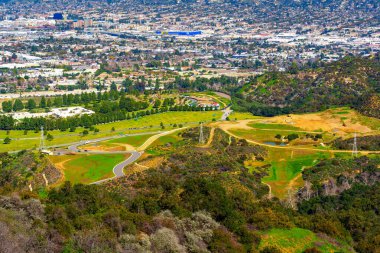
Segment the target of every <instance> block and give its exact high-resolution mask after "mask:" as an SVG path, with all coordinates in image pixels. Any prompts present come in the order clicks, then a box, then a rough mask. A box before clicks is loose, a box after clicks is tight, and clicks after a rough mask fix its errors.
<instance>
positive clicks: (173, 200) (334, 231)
mask: <svg viewBox="0 0 380 253" xmlns="http://www.w3.org/2000/svg"><path fill="white" fill-rule="evenodd" d="M205 131H206V132H207V134H206V138H208V136H209V134H208V133H209V129H205ZM198 132H199V129H190V130H189V132H185V133H184V134H182V137H183V138H185V139H186V138H190V140H192V141H190V142H185V144H184V146H181V147H179V148H178V149H175V150H173V152H172V153H170V154H167V155H165V157H164V162H163V163H161V164H160V165H158V166H157V168H154V169H151V170H146V171H143V172H140V173H138V174H135V175H131V176H129V177H125V178H121V179H118V180H116V181H113V182H108V183H107V184H106V185H101V186H99V185H81V184H77V185H71V184H70V183H68V182H66V183H65V184H63V185H62V186H61V187H59V188H53V189H50V190H49V191H48V192H46V190H43V187H42V185H41V184H39V185H38V184H33V186H35V189H34V190H33V192H30V191H29V189H28V185H29V184H30V178H31V175H32V176H33V177H36V176H37V175H39V174H40V173H41V172H44V173H45V172H46V170H45V169H44V167H46V166H47V164H46V163H45V161H46V160H45V158H44V157H43V156H40V155H38V154H36V155H33V154H32V153H25V152H23V153H19V154H13V155H8V154H0V161H1V163H0V215H2V217H7V218H6V219H3V220H2V222H1V223H0V226H1V229H2V230H1V231H2V233H1V235H0V236H1V238H2V239H3V240H2V242H3V243H2V244H0V250H3V249H4V250H5V249H6V250H8V251H9V250H11V251H14V252H18V251H41V249H43V250H46V251H49V252H62V251H63V252H232V253H235V252H236V253H238V252H239V253H240V252H260V253H264V252H281V250H280V249H278V248H276V247H270V248H260V241H261V240H262V236H261V234H262V232H265V231H267V230H268V229H271V228H278V229H288V228H293V227H300V228H304V229H309V230H311V231H314V232H315V233H316V236H321V237H323V238H324V240H325V241H329V242H331V243H332V244H334V245H335V246H336V247H339V245H343V244H350V245H352V246H353V247H354V249H355V250H356V251H357V252H360V253H364V252H366V253H372V252H373V253H374V252H376V250H377V249H378V247H379V242H378V240H377V239H376V238H377V237H376V236H378V234H379V232H380V231H379V226H378V224H379V223H378V220H379V214H378V212H376V210H377V209H378V208H379V205H380V202H379V201H380V195H379V193H380V188H379V187H380V184H379V179H376V180H373V181H372V183H371V184H364V183H363V182H361V181H360V180H358V181H356V182H354V183H352V187H351V188H350V189H347V190H345V191H342V192H340V193H337V194H336V195H334V196H324V195H323V194H319V195H318V196H311V197H310V198H309V199H308V200H301V201H300V202H299V203H298V209H297V210H294V209H290V208H288V207H287V206H285V205H284V204H283V203H282V202H281V201H279V200H278V199H276V198H272V199H268V198H267V195H268V190H269V189H268V187H267V186H266V185H264V184H262V183H261V180H262V177H264V176H265V175H266V173H267V172H266V170H265V169H263V170H260V169H255V170H254V171H253V172H252V173H248V172H247V170H246V168H245V167H244V162H245V161H246V160H247V159H251V158H252V155H253V156H255V158H256V159H261V158H262V157H263V156H265V155H266V151H265V149H264V148H262V147H259V146H252V145H250V144H248V143H247V142H246V141H244V140H236V139H235V138H231V140H230V139H229V137H228V135H227V134H225V133H224V132H222V131H218V130H216V131H215V133H214V139H213V141H212V145H211V146H210V147H209V148H208V152H204V150H201V149H199V148H198V147H194V146H193V143H194V142H195V141H196V135H197V133H198ZM148 159H149V157H148ZM341 162H342V163H344V159H342V161H341ZM377 162H378V160H377V161H375V160H373V161H372V160H368V158H360V159H357V160H354V162H353V163H352V161H351V163H352V164H351V165H353V166H351V165H350V166H349V167H353V168H357V167H359V168H363V172H367V173H368V172H370V173H373V174H372V175H375V173H376V170H374V167H373V166H374V165H375V167H376V164H377ZM335 163H336V162H333V161H331V164H332V165H333V164H335ZM338 165H339V164H338ZM341 167H342V166H341ZM343 167H344V166H343ZM306 171H307V170H305V174H304V176H305V175H307V174H308V173H309V174H310V175H312V173H310V172H306ZM323 171H325V172H326V171H327V172H328V173H332V172H331V170H330V169H327V170H321V172H317V173H320V175H324V174H323V173H324V172H323ZM342 171H343V172H342ZM341 172H342V173H343V175H345V174H344V170H341ZM336 175H341V173H336ZM337 178H339V176H337ZM305 179H307V177H305ZM49 180H50V177H49ZM315 180H316V181H314V180H310V181H311V182H314V183H315V184H317V182H323V181H325V179H324V178H322V177H320V178H319V179H317V178H315ZM317 180H319V181H317ZM49 182H50V181H49ZM52 182H54V180H52ZM37 192H39V193H37ZM17 194H18V195H20V197H17ZM8 196H11V197H8ZM41 201H43V205H42V203H41ZM335 239H339V243H338V241H336V240H335ZM323 247H324V245H323V244H321V243H318V244H315V245H314V247H313V248H311V249H308V250H306V251H305V252H322V251H321V250H320V249H318V248H323Z"/></svg>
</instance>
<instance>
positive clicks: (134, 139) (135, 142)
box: [99, 134, 153, 147]
mask: <svg viewBox="0 0 380 253" xmlns="http://www.w3.org/2000/svg"><path fill="white" fill-rule="evenodd" d="M151 136H153V134H143V135H133V136H126V137H123V138H118V139H112V140H109V141H107V143H111V144H114V143H123V144H129V145H131V146H133V147H139V146H141V145H142V144H144V142H145V141H146V140H148V139H149V137H151ZM99 144H101V142H100V143H99Z"/></svg>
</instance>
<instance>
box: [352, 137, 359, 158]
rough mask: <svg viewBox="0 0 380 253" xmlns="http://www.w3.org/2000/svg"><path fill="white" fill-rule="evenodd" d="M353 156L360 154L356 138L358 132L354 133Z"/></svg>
mask: <svg viewBox="0 0 380 253" xmlns="http://www.w3.org/2000/svg"><path fill="white" fill-rule="evenodd" d="M352 156H353V157H357V156H358V144H357V140H356V133H355V135H354V144H353V147H352Z"/></svg>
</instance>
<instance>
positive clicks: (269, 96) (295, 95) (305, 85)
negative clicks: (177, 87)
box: [233, 54, 380, 118]
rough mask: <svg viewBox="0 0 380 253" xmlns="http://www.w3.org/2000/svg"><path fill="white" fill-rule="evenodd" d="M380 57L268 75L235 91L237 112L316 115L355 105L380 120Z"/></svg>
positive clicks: (293, 67)
mask: <svg viewBox="0 0 380 253" xmlns="http://www.w3.org/2000/svg"><path fill="white" fill-rule="evenodd" d="M379 73H380V55H379V54H377V55H375V56H372V57H354V56H346V57H345V58H343V59H342V60H339V61H336V62H333V63H328V64H322V66H320V67H315V68H306V69H299V67H298V66H297V64H295V63H294V64H293V65H292V66H291V67H290V68H289V70H288V72H268V73H265V74H263V75H261V76H258V77H256V78H255V79H254V80H253V81H252V82H250V83H248V84H246V85H244V86H243V87H242V88H240V89H238V90H236V91H235V93H234V96H233V104H234V106H233V107H234V109H235V110H241V111H249V112H252V113H253V114H255V115H264V116H273V115H279V114H287V113H303V112H315V111H320V110H324V109H327V108H329V107H333V106H351V107H353V108H356V109H357V110H358V111H360V112H362V113H363V114H365V115H367V116H372V117H377V118H379V117H380V75H379Z"/></svg>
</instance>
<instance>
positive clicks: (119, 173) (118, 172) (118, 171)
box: [68, 127, 187, 184]
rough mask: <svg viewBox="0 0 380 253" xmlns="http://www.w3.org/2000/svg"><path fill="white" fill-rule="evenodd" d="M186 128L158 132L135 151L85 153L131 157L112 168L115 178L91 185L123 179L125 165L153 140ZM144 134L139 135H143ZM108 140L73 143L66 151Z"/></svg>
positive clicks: (74, 150) (100, 139)
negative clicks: (128, 155) (127, 155)
mask: <svg viewBox="0 0 380 253" xmlns="http://www.w3.org/2000/svg"><path fill="white" fill-rule="evenodd" d="M185 128H187V127H183V128H178V129H173V130H171V131H166V132H159V133H157V134H156V135H154V136H151V137H150V138H148V140H146V141H145V143H144V144H142V145H141V146H140V147H139V148H138V149H137V150H138V151H136V150H134V151H108V152H107V151H92V150H91V151H90V150H89V151H85V153H89V154H127V153H130V154H131V156H130V157H128V159H126V160H125V161H123V162H121V163H119V164H117V165H116V166H115V167H114V168H113V174H115V176H113V177H111V178H106V179H103V180H99V181H96V182H94V183H91V184H101V183H104V182H107V181H109V180H112V179H115V178H119V177H123V176H124V167H126V166H127V165H130V164H132V163H134V162H135V161H137V160H138V159H139V158H140V156H141V155H142V154H143V153H144V150H145V149H146V148H148V146H149V145H151V144H152V143H153V142H154V141H155V140H157V139H158V138H160V137H161V136H164V135H168V134H171V133H174V132H176V131H180V130H183V129H185ZM144 134H150V133H144ZM144 134H140V135H144ZM113 138H120V136H116V137H113ZM109 139H112V138H110V137H105V138H99V139H96V140H91V141H87V142H79V143H75V144H73V145H71V146H69V147H68V150H70V151H71V152H75V153H77V152H81V150H80V149H78V147H79V146H82V145H84V144H89V143H95V142H100V141H104V140H109Z"/></svg>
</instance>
